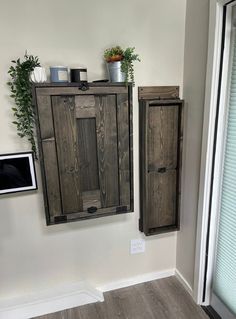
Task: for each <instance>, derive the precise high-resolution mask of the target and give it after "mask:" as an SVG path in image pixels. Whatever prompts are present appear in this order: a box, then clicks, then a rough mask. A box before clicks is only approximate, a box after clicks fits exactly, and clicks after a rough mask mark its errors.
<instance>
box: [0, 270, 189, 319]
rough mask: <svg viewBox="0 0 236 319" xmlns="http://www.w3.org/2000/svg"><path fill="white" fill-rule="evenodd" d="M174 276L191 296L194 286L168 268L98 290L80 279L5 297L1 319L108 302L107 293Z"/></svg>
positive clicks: (25, 318)
mask: <svg viewBox="0 0 236 319" xmlns="http://www.w3.org/2000/svg"><path fill="white" fill-rule="evenodd" d="M174 275H175V276H176V277H177V279H178V280H179V281H180V282H181V283H182V285H183V286H184V288H185V289H186V290H187V291H188V292H189V293H190V295H192V293H193V291H192V288H191V286H190V285H189V283H188V282H187V281H186V280H185V278H184V277H183V276H182V274H181V273H180V272H179V271H178V270H177V269H168V270H164V271H158V272H151V273H146V274H142V275H139V276H134V277H130V278H127V279H123V280H118V281H113V282H110V283H108V284H106V285H103V286H100V287H98V288H96V289H95V288H93V287H91V286H90V285H88V284H87V283H85V282H79V283H77V284H72V285H68V286H61V287H57V288H54V289H51V290H47V291H41V292H38V293H37V294H31V295H26V296H22V297H20V298H17V299H16V298H15V299H11V300H1V301H0V319H29V318H33V317H36V316H42V315H45V314H49V313H53V312H57V311H61V310H64V309H69V308H74V307H78V306H82V305H85V304H89V303H93V302H98V301H100V302H101V301H104V298H103V292H106V291H111V290H115V289H120V288H125V287H129V286H133V285H137V284H140V283H144V282H148V281H152V280H157V279H162V278H167V277H171V276H174Z"/></svg>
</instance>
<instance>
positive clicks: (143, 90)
mask: <svg viewBox="0 0 236 319" xmlns="http://www.w3.org/2000/svg"><path fill="white" fill-rule="evenodd" d="M178 97H179V86H140V87H139V88H138V99H139V100H152V99H177V98H178Z"/></svg>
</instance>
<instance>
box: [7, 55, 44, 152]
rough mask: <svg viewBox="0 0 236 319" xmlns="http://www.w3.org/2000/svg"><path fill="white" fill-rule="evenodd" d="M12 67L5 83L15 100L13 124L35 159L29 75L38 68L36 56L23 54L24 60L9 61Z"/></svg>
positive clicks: (33, 119) (33, 120)
mask: <svg viewBox="0 0 236 319" xmlns="http://www.w3.org/2000/svg"><path fill="white" fill-rule="evenodd" d="M11 62H12V63H13V65H11V66H10V68H9V71H8V73H9V75H10V77H11V80H10V81H9V82H8V83H7V84H8V85H9V87H10V90H11V95H10V96H11V97H12V98H13V99H14V100H15V106H14V107H13V108H12V111H13V113H14V116H15V121H14V122H13V123H14V124H15V125H16V127H17V131H18V133H17V134H18V135H19V136H20V137H21V138H23V137H26V138H27V139H28V141H29V142H30V143H31V148H32V151H33V152H34V154H35V157H36V158H37V151H36V143H35V138H34V127H35V116H34V107H33V102H32V93H31V85H32V84H31V81H30V74H31V72H32V71H33V70H34V69H35V67H39V66H40V63H39V59H38V57H37V56H36V57H35V56H33V55H28V54H27V53H25V55H24V60H23V61H21V60H20V58H19V59H17V60H13V61H11Z"/></svg>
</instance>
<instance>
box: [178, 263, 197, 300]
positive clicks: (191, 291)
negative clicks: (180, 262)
mask: <svg viewBox="0 0 236 319" xmlns="http://www.w3.org/2000/svg"><path fill="white" fill-rule="evenodd" d="M175 276H176V278H177V279H178V280H179V282H180V283H181V284H182V285H183V286H184V288H185V290H187V292H188V293H189V294H190V295H191V296H193V289H192V287H191V286H190V284H189V283H188V282H187V280H186V279H185V278H184V276H183V275H182V274H181V273H180V272H179V270H178V269H175Z"/></svg>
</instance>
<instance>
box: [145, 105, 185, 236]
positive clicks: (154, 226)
mask: <svg viewBox="0 0 236 319" xmlns="http://www.w3.org/2000/svg"><path fill="white" fill-rule="evenodd" d="M182 105H183V101H182V100H179V99H176V100H174V99H172V100H140V101H139V108H140V113H139V116H140V196H141V197H140V221H139V229H140V231H143V232H144V233H145V234H146V235H147V236H149V235H154V234H158V233H162V232H168V231H174V230H178V229H179V225H180V214H179V212H180V202H181V194H180V193H181V156H182V147H181V143H182V137H181V136H182V129H181V127H182V124H181V123H182V118H183V114H182ZM170 172H172V174H174V175H175V177H173V176H172V178H170V177H168V178H167V179H166V181H165V180H164V176H165V175H166V176H168V174H170ZM158 176H161V177H160V178H158ZM163 188H164V189H163ZM171 193H172V195H173V196H174V198H173V197H172V195H171ZM161 206H163V207H161Z"/></svg>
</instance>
